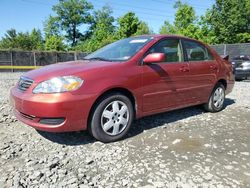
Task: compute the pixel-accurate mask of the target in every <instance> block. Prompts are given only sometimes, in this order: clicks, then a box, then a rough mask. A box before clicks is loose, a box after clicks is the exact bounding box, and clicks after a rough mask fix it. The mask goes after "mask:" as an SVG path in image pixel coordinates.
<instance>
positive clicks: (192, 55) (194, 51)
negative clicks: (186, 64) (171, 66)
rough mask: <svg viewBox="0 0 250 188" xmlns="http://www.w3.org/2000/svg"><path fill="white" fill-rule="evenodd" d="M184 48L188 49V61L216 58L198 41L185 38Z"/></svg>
mask: <svg viewBox="0 0 250 188" xmlns="http://www.w3.org/2000/svg"><path fill="white" fill-rule="evenodd" d="M184 49H185V50H186V54H187V58H188V61H206V60H213V59H214V57H213V56H212V54H211V53H210V52H209V50H208V49H207V48H206V47H205V46H204V45H202V44H200V43H198V42H195V41H188V40H184Z"/></svg>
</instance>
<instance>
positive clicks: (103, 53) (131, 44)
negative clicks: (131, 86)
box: [84, 36, 153, 61]
mask: <svg viewBox="0 0 250 188" xmlns="http://www.w3.org/2000/svg"><path fill="white" fill-rule="evenodd" d="M152 39H153V38H152V37H147V36H145V37H132V38H126V39H122V40H119V41H117V42H114V43H112V44H109V45H107V46H105V47H103V48H101V49H99V50H97V51H95V52H93V53H91V54H89V55H87V56H86V57H85V58H84V59H89V60H90V59H97V60H98V59H99V60H104V61H105V60H106V61H126V60H128V59H130V58H131V57H132V56H134V55H135V54H136V53H137V52H138V51H139V50H140V49H142V47H143V46H145V45H146V44H147V43H149V42H150V41H151V40H152Z"/></svg>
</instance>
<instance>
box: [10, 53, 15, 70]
mask: <svg viewBox="0 0 250 188" xmlns="http://www.w3.org/2000/svg"><path fill="white" fill-rule="evenodd" d="M10 65H11V67H12V68H11V71H12V72H14V69H13V52H12V51H11V52H10Z"/></svg>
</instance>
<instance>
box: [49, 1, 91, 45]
mask: <svg viewBox="0 0 250 188" xmlns="http://www.w3.org/2000/svg"><path fill="white" fill-rule="evenodd" d="M91 9H93V5H92V4H91V3H89V2H87V1H86V0H60V1H59V4H57V5H55V6H53V11H55V13H56V16H55V23H56V24H58V25H59V26H60V28H61V29H62V30H63V31H65V32H66V36H65V37H66V39H68V41H69V42H71V46H75V45H76V44H77V42H78V40H79V38H81V36H82V33H81V32H80V30H79V27H80V26H82V25H83V24H90V23H91V22H92V21H93V18H92V15H91V13H90V10H91Z"/></svg>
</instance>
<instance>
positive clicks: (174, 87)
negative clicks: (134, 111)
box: [142, 38, 189, 112]
mask: <svg viewBox="0 0 250 188" xmlns="http://www.w3.org/2000/svg"><path fill="white" fill-rule="evenodd" d="M149 53H164V54H165V55H166V60H165V62H162V63H155V64H150V65H143V76H142V83H143V111H144V112H151V111H159V110H161V109H167V108H171V107H175V106H176V107H177V106H180V105H181V104H182V103H184V102H185V97H184V96H185V94H186V86H187V74H188V73H189V65H188V63H187V62H185V61H184V56H183V51H182V46H181V42H180V39H178V38H168V39H163V40H161V41H159V42H158V43H157V44H155V45H154V46H153V47H151V49H150V50H149V51H148V52H147V53H146V54H145V56H146V55H147V54H149Z"/></svg>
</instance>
